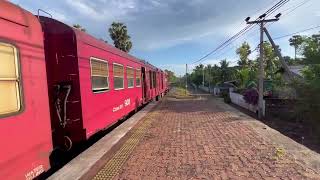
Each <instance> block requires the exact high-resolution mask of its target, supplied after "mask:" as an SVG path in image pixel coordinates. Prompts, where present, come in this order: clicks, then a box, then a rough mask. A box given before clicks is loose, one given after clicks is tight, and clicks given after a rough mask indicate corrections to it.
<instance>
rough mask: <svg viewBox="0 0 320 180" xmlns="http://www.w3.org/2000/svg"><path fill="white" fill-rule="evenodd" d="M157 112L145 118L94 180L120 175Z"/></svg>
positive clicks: (103, 179)
mask: <svg viewBox="0 0 320 180" xmlns="http://www.w3.org/2000/svg"><path fill="white" fill-rule="evenodd" d="M157 114H158V113H157V111H154V112H151V114H150V115H148V116H147V117H145V118H144V119H143V121H142V122H141V123H140V124H138V128H137V129H135V131H134V132H133V134H132V135H131V136H130V137H129V139H127V140H126V142H125V143H124V144H123V145H122V147H121V148H120V149H119V150H118V151H117V152H116V154H114V156H113V157H112V158H111V159H110V160H109V161H108V162H107V164H105V166H104V167H103V168H102V169H101V170H100V171H99V172H98V173H97V174H96V176H95V177H94V178H93V179H94V180H105V179H113V178H114V177H115V176H116V175H118V173H119V171H120V169H121V167H122V166H123V164H124V163H125V162H126V160H127V159H128V157H129V156H130V154H131V153H132V152H133V150H134V148H135V147H136V146H137V145H138V143H139V142H140V140H141V139H142V138H143V136H144V134H145V132H146V131H147V129H148V128H149V127H150V126H151V123H152V122H153V119H154V117H155V116H156V115H157Z"/></svg>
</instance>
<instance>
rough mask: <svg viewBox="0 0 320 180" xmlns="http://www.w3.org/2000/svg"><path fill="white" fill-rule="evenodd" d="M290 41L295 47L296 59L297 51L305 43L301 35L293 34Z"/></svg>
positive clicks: (295, 57)
mask: <svg viewBox="0 0 320 180" xmlns="http://www.w3.org/2000/svg"><path fill="white" fill-rule="evenodd" d="M289 42H290V46H293V47H294V59H297V51H298V49H299V47H300V46H301V44H302V43H303V37H302V36H300V35H295V36H292V38H290V39H289Z"/></svg>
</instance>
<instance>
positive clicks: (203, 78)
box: [202, 65, 204, 87]
mask: <svg viewBox="0 0 320 180" xmlns="http://www.w3.org/2000/svg"><path fill="white" fill-rule="evenodd" d="M202 86H203V87H204V65H203V66H202Z"/></svg>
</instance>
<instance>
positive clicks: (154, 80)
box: [153, 72, 157, 88]
mask: <svg viewBox="0 0 320 180" xmlns="http://www.w3.org/2000/svg"><path fill="white" fill-rule="evenodd" d="M156 87H157V74H156V72H153V88H156Z"/></svg>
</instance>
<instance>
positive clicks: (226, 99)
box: [222, 92, 231, 104]
mask: <svg viewBox="0 0 320 180" xmlns="http://www.w3.org/2000/svg"><path fill="white" fill-rule="evenodd" d="M222 97H223V100H224V102H225V103H228V104H230V103H231V98H230V95H229V93H228V92H223V93H222Z"/></svg>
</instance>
